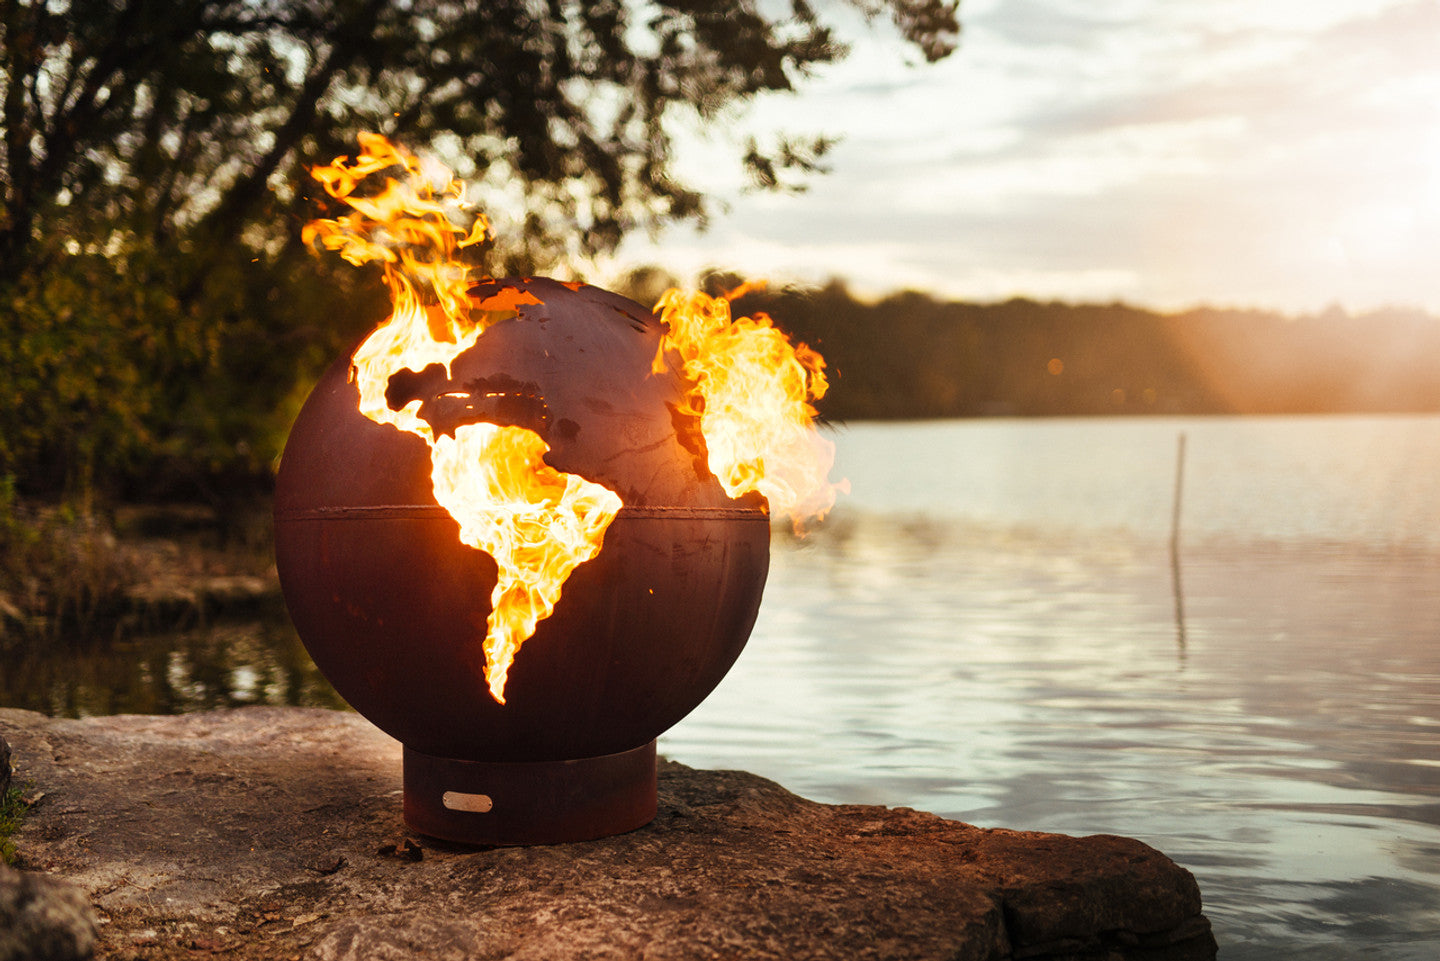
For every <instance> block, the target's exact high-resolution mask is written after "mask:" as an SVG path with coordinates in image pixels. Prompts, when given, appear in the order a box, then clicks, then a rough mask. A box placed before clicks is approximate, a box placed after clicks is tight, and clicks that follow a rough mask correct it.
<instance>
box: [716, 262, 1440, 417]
mask: <svg viewBox="0 0 1440 961" xmlns="http://www.w3.org/2000/svg"><path fill="white" fill-rule="evenodd" d="M734 310H735V311H736V312H737V314H739V313H753V312H754V311H757V310H762V311H765V312H766V313H769V314H770V315H771V316H772V317H773V318H774V319H775V321H776V324H777V325H778V326H780V327H782V328H784V329H786V330H787V331H789V332H790V333H791V334H792V335H793V336H794V337H796V338H797V339H799V340H802V341H804V342H806V343H808V344H810V345H812V346H814V347H815V348H816V349H818V350H819V351H820V352H821V353H822V354H823V355H824V356H825V359H826V362H827V364H828V365H829V368H830V373H831V374H832V389H831V392H830V394H829V395H828V396H826V397H825V398H824V399H823V400H822V401H821V402H820V404H819V405H818V406H819V408H820V412H821V414H822V415H824V416H825V417H827V418H831V419H835V420H856V419H898V418H926V417H973V416H986V415H1013V416H1057V415H1096V414H1230V413H1247V414H1279V413H1320V412H1402V411H1405V412H1418V411H1440V372H1437V365H1440V318H1436V317H1434V316H1431V315H1429V314H1426V313H1424V312H1421V311H1416V310H1404V309H1391V310H1382V311H1377V312H1372V313H1366V314H1362V315H1354V316H1352V315H1350V314H1347V313H1345V312H1344V311H1341V310H1339V309H1332V310H1329V311H1326V312H1324V313H1321V314H1318V315H1310V316H1300V317H1291V316H1287V315H1281V314H1275V313H1268V312H1263V311H1255V310H1222V309H1211V308H1202V309H1195V310H1189V311H1186V312H1183V313H1173V314H1162V313H1156V312H1153V311H1149V310H1143V309H1140V308H1136V307H1130V306H1126V305H1124V304H1104V305H1097V304H1066V303H1053V302H1052V303H1039V302H1036V301H1033V300H1026V299H1014V300H1009V301H1006V302H1004V303H997V304H973V303H955V302H943V301H939V300H935V299H933V298H931V297H929V296H926V295H924V294H919V293H902V294H896V295H894V296H891V297H888V298H886V299H884V300H882V301H879V302H877V303H867V302H863V301H861V300H859V299H857V298H855V297H854V296H852V295H851V294H850V293H849V292H848V291H847V290H846V288H845V286H844V285H843V284H842V283H839V282H832V283H831V284H830V285H828V286H826V287H825V288H823V289H821V290H818V291H810V292H804V291H797V290H782V291H776V292H761V293H759V294H750V295H747V296H746V297H744V298H743V299H741V300H739V301H737V302H736V304H735V305H734Z"/></svg>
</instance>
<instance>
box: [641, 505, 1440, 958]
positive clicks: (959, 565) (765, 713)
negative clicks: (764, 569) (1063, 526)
mask: <svg viewBox="0 0 1440 961" xmlns="http://www.w3.org/2000/svg"><path fill="white" fill-rule="evenodd" d="M1170 560H1171V559H1170V554H1169V545H1168V542H1167V539H1166V538H1165V537H1164V536H1158V537H1151V538H1145V537H1137V536H1132V535H1127V534H1123V533H1117V532H1112V533H1110V534H1104V533H1096V532H1091V533H1086V534H1083V535H1080V536H1076V535H1074V534H1073V533H1067V532H1041V531H1038V530H1036V529H1035V528H1033V527H1032V528H1024V527H1018V528H1010V529H1003V528H997V527H994V526H987V525H977V524H968V523H966V522H963V521H946V520H939V519H936V518H934V517H927V518H924V519H916V518H912V519H905V518H903V517H896V516H889V517H884V516H877V515H870V514H861V513H858V512H857V513H852V514H851V515H849V516H848V517H845V516H841V517H837V519H836V522H835V523H833V524H831V525H829V526H827V527H825V528H823V529H822V530H821V531H819V532H817V533H816V534H815V535H813V536H812V538H811V539H810V540H809V541H807V542H803V543H798V544H796V543H790V542H784V541H779V540H777V543H776V546H775V551H774V560H773V568H772V576H771V583H770V586H769V587H768V588H767V592H766V600H765V604H764V606H763V607H762V610H761V615H760V621H759V623H758V624H757V627H756V631H755V634H754V637H753V639H752V641H751V643H750V646H749V647H748V648H747V650H746V653H745V655H744V656H743V657H742V658H741V660H740V662H739V664H737V666H736V668H735V669H734V670H733V671H732V673H731V675H730V676H729V677H728V678H727V679H726V681H725V682H724V683H723V684H722V685H721V687H720V689H719V690H718V691H717V692H716V693H715V694H714V695H712V696H711V698H710V699H709V700H707V701H706V702H705V703H704V704H703V705H701V707H700V708H699V709H697V711H696V712H695V714H693V715H692V716H691V717H690V718H689V719H687V720H686V721H684V722H682V723H681V724H680V725H679V726H677V727H676V728H675V729H674V730H673V731H672V732H671V733H670V734H668V735H666V736H665V737H664V738H663V739H662V744H661V746H662V750H664V751H666V752H667V753H669V754H670V755H672V756H674V757H677V758H678V759H680V760H684V761H686V762H687V763H692V764H697V765H703V766H711V767H715V766H718V767H743V768H747V769H750V770H756V771H759V772H760V773H763V774H766V775H768V776H771V777H774V778H776V779H777V780H780V781H781V782H782V783H784V784H786V785H787V786H789V787H791V788H792V789H794V790H796V791H798V792H799V793H801V794H805V795H808V796H811V797H816V798H820V799H824V800H831V801H847V802H854V801H867V802H877V803H886V804H904V805H910V806H914V807H920V808H924V809H928V810H933V811H937V812H939V813H941V814H944V815H946V816H950V817H956V818H960V819H963V820H967V821H971V822H973V823H978V824H982V825H996V826H999V825H1003V826H1008V827H1020V828H1032V829H1040V830H1053V831H1061V832H1065V833H1069V834H1089V833H1120V834H1128V835H1132V836H1137V837H1141V838H1143V839H1145V840H1147V841H1149V842H1150V843H1153V844H1155V845H1156V846H1157V847H1160V848H1161V849H1162V850H1164V851H1165V852H1166V853H1168V854H1170V855H1171V856H1172V857H1174V858H1176V860H1178V861H1180V862H1181V863H1182V864H1185V865H1186V866H1188V867H1190V868H1191V869H1192V870H1194V871H1195V872H1196V874H1197V876H1198V877H1199V878H1200V881H1201V888H1202V891H1204V893H1205V896H1206V899H1207V910H1208V912H1209V914H1210V916H1211V918H1212V921H1214V922H1215V924H1216V926H1217V931H1218V933H1219V936H1220V937H1221V940H1222V945H1224V950H1223V951H1222V957H1224V958H1238V959H1244V958H1276V957H1286V956H1288V955H1287V954H1286V952H1293V956H1295V957H1300V956H1304V957H1306V958H1312V959H1313V958H1342V957H1343V958H1348V957H1354V956H1356V955H1357V953H1359V951H1360V949H1364V948H1367V947H1375V949H1376V950H1380V948H1379V947H1378V946H1379V945H1384V946H1385V948H1384V956H1386V957H1390V956H1400V957H1403V956H1404V954H1403V953H1402V954H1399V955H1394V954H1392V953H1391V950H1390V949H1391V948H1395V947H1397V946H1398V947H1399V948H1400V949H1402V950H1409V949H1410V947H1416V950H1420V949H1421V948H1423V949H1424V950H1426V951H1428V952H1430V953H1429V954H1427V955H1425V956H1426V957H1433V956H1436V952H1437V950H1440V859H1436V858H1435V854H1436V853H1437V850H1440V683H1437V682H1440V643H1437V641H1440V593H1437V592H1435V591H1434V589H1433V588H1434V585H1435V584H1436V583H1437V577H1440V556H1437V555H1433V554H1428V553H1425V552H1423V551H1410V552H1397V551H1395V550H1392V549H1389V548H1385V549H1375V550H1369V551H1366V550H1343V551H1342V550H1337V549H1333V548H1331V547H1325V546H1319V547H1317V546H1316V545H1315V544H1307V545H1293V544H1292V545H1288V546H1286V545H1283V544H1276V543H1269V544H1252V543H1245V544H1241V545H1236V544H1228V545H1227V544H1225V543H1223V542H1221V541H1219V540H1217V539H1215V538H1210V539H1208V540H1207V541H1204V542H1202V543H1201V544H1199V545H1197V546H1196V547H1194V548H1191V549H1188V550H1187V551H1186V552H1185V554H1184V564H1185V567H1184V577H1185V581H1184V584H1185V604H1186V607H1185V615H1186V628H1187V631H1186V641H1187V643H1186V644H1185V645H1183V646H1179V645H1177V643H1176V624H1175V608H1174V596H1173V586H1172V568H1171V563H1170ZM778 732H784V733H783V734H781V733H778ZM1340 906H1344V907H1343V909H1342V908H1341V907H1340ZM1417 946H1418V947H1417ZM1417 956H1418V955H1417Z"/></svg>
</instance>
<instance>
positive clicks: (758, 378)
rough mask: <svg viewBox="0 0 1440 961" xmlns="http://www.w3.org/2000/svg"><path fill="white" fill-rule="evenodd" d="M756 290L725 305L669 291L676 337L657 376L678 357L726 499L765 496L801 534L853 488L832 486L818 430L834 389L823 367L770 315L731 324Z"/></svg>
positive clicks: (666, 317) (666, 343)
mask: <svg viewBox="0 0 1440 961" xmlns="http://www.w3.org/2000/svg"><path fill="white" fill-rule="evenodd" d="M757 286H758V285H752V284H746V285H743V286H741V287H739V288H737V289H735V290H732V291H730V292H729V293H727V294H725V295H724V296H723V297H711V296H709V295H708V294H705V293H702V292H698V291H697V292H693V293H684V292H682V291H680V290H676V289H671V290H669V291H666V293H665V294H664V295H663V296H662V297H661V298H660V302H659V303H658V304H657V305H656V307H655V309H656V311H658V312H659V313H660V317H661V320H662V321H663V322H664V323H665V325H666V327H667V328H668V330H667V333H666V335H665V338H664V340H663V341H662V342H661V345H660V352H659V353H658V354H657V355H656V357H655V362H654V365H653V369H654V370H655V371H656V372H657V373H658V372H660V371H662V370H664V369H665V368H666V367H667V365H668V364H669V363H670V360H669V354H670V352H673V353H674V355H675V356H676V357H677V358H678V365H679V368H680V371H681V373H683V374H684V376H685V377H686V379H687V380H689V382H690V383H691V384H692V385H693V386H692V388H691V390H690V392H689V394H688V395H687V398H686V401H687V404H688V405H689V412H690V413H692V414H694V415H695V416H698V417H699V418H700V429H701V433H702V434H703V435H704V437H705V447H706V449H707V451H708V453H709V466H710V472H711V473H713V474H714V475H715V476H716V477H717V478H719V480H720V484H721V486H723V487H724V488H725V492H726V493H727V494H729V495H730V496H731V497H739V496H741V495H742V494H746V493H749V492H751V491H758V492H759V493H761V494H763V495H764V497H765V500H766V502H767V503H768V504H769V507H770V511H771V514H772V515H785V516H788V517H790V518H791V521H792V523H793V525H794V527H795V530H796V532H797V533H798V532H800V531H801V530H802V529H803V527H804V524H805V523H806V522H807V521H808V520H811V519H820V518H823V517H824V516H825V515H826V514H827V513H828V512H829V510H830V508H832V507H833V506H834V505H835V496H836V494H837V493H839V492H842V491H845V490H848V489H849V485H848V484H847V483H846V482H844V481H841V482H840V483H838V484H835V483H831V482H830V480H829V475H830V469H831V467H832V466H833V465H834V463H835V445H834V444H832V443H831V442H830V441H829V440H828V439H826V438H824V437H822V436H821V435H820V434H819V433H818V432H817V431H816V430H815V425H814V422H815V416H816V412H815V407H814V404H813V401H816V400H819V399H820V398H821V397H823V396H825V391H826V390H827V389H828V386H829V382H828V381H827V380H826V377H825V360H824V358H822V357H821V356H820V355H819V354H818V353H816V352H815V351H814V350H812V349H810V348H809V347H807V346H806V345H805V344H792V343H791V342H790V339H789V338H788V337H786V336H785V334H784V333H782V332H781V331H780V330H778V329H777V328H776V327H775V325H774V324H773V323H772V322H771V320H770V318H769V317H768V316H766V315H765V314H763V313H759V312H756V314H755V315H754V316H753V317H740V318H734V319H732V317H731V311H730V304H731V302H732V301H734V300H738V299H739V298H740V297H742V296H744V295H745V294H746V293H748V292H750V291H751V290H753V289H755V288H756V287H757Z"/></svg>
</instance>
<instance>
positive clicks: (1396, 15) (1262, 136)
mask: <svg viewBox="0 0 1440 961" xmlns="http://www.w3.org/2000/svg"><path fill="white" fill-rule="evenodd" d="M966 11H967V12H966V32H965V35H964V38H963V43H962V47H961V50H960V52H959V53H957V54H956V55H955V56H954V57H952V58H951V59H950V60H948V61H945V62H944V63H942V64H940V65H939V66H938V67H936V68H933V69H925V70H913V69H909V68H907V67H905V66H904V65H903V63H901V62H900V60H899V58H897V57H896V56H895V55H894V49H893V41H886V40H881V39H874V40H865V39H863V38H862V42H859V43H857V46H856V54H855V56H854V57H853V58H852V61H851V62H850V63H847V64H845V65H842V66H841V67H837V68H835V69H833V70H831V71H829V72H828V73H827V74H826V75H825V76H824V77H822V78H820V81H819V83H818V84H817V85H816V86H815V87H814V88H812V89H811V90H809V91H807V92H805V93H802V94H801V95H800V96H798V97H795V98H790V99H789V100H785V101H779V100H777V101H774V102H772V103H769V104H766V105H765V106H764V108H763V109H761V110H759V111H757V112H756V113H755V114H754V115H753V116H752V117H750V118H748V119H747V123H750V124H755V125H759V126H760V127H762V128H763V127H765V126H779V127H782V128H794V127H796V126H798V127H799V128H800V129H802V130H825V131H827V132H838V133H844V134H845V140H844V142H843V143H842V145H841V146H840V147H839V148H838V149H837V151H836V152H835V153H834V155H833V157H832V164H833V167H834V173H833V174H832V175H830V176H828V177H824V178H820V179H818V180H816V181H815V183H814V184H813V187H812V189H811V190H810V191H809V192H808V193H805V194H801V195H795V196H784V197H773V196H756V195H745V194H740V193H738V192H735V193H732V194H730V196H731V199H732V202H733V206H732V211H731V213H730V214H728V215H727V216H725V217H723V218H720V219H719V221H717V224H716V229H715V230H714V231H713V232H712V233H711V234H709V235H706V236H700V237H694V236H686V235H679V234H673V235H670V236H669V237H667V240H666V243H667V247H665V248H646V249H644V250H643V252H640V251H637V253H638V255H639V256H640V257H641V259H644V258H645V257H651V256H653V257H654V259H661V260H664V259H666V258H667V257H688V258H690V259H691V260H692V261H694V260H699V259H702V258H701V254H702V252H703V251H705V250H707V249H708V250H709V251H710V252H712V253H713V255H714V256H713V257H711V258H709V259H708V260H707V261H706V262H707V263H711V264H714V263H722V262H728V261H727V260H726V258H735V260H736V265H737V266H742V267H744V269H746V270H747V271H751V270H754V269H755V267H753V266H752V265H757V266H758V267H760V268H764V267H765V265H766V264H769V265H773V266H775V267H778V268H783V269H784V270H785V271H787V272H795V273H799V274H804V275H806V276H809V277H818V278H825V277H829V276H841V277H847V278H849V279H851V280H852V281H854V282H855V283H856V285H857V286H859V287H869V288H872V289H880V290H883V289H886V288H887V286H888V287H901V286H910V287H919V288H922V289H930V290H933V291H936V292H939V293H944V294H948V295H952V296H975V297H981V298H986V297H993V296H995V295H996V293H995V292H996V291H1002V290H1009V289H1011V288H1013V290H1014V292H1015V293H1023V292H1025V289H1024V288H1025V285H1031V286H1032V287H1033V288H1034V289H1033V290H1032V291H1031V293H1033V294H1035V295H1038V296H1046V297H1049V296H1055V297H1067V296H1068V297H1071V298H1074V299H1079V298H1091V297H1101V298H1109V297H1111V296H1116V297H1124V298H1126V299H1132V300H1136V301H1139V302H1142V303H1146V304H1150V305H1154V306H1180V305H1185V304H1190V303H1195V302H1200V301H1220V302H1226V303H1236V304H1248V303H1253V304H1255V305H1257V306H1269V307H1280V308H1284V309H1313V308H1316V307H1318V306H1321V305H1323V304H1325V303H1328V302H1332V301H1337V300H1338V301H1342V302H1346V303H1347V304H1349V305H1350V306H1352V307H1356V308H1364V307H1367V306H1373V305H1377V304H1380V303H1386V302H1403V303H1413V304H1421V305H1425V306H1429V307H1431V308H1434V309H1440V280H1437V279H1436V277H1435V276H1434V275H1436V274H1437V273H1440V272H1437V271H1435V270H1434V268H1433V265H1432V264H1431V263H1429V258H1430V257H1431V256H1432V255H1431V253H1430V251H1433V250H1434V249H1437V242H1440V63H1437V62H1436V61H1437V60H1440V58H1436V57H1435V56H1434V51H1435V50H1437V49H1440V4H1435V3H1434V2H1433V0H1423V2H1413V0H1402V2H1392V3H1383V2H1382V3H1376V2H1375V0H1311V2H1304V3H1302V2H1299V0H1272V2H1270V3H1267V4H1254V3H1253V2H1250V0H1210V2H1207V3H1205V4H1169V3H1162V2H1159V0H1124V2H1119V0H1117V2H1116V3H1112V4H1106V5H1104V7H1103V9H1100V8H1098V7H1097V5H1095V4H1094V3H1093V2H1091V0H1003V2H999V0H972V2H970V3H967V7H966ZM887 43H890V44H891V46H890V47H887V46H886V44H887ZM716 166H717V165H716V164H715V163H714V161H713V160H705V159H702V160H701V161H700V162H699V163H697V164H696V169H702V168H703V169H705V170H707V171H709V175H710V176H712V177H715V176H716V174H715V173H714V169H715V168H716ZM715 182H716V183H718V184H720V186H721V188H722V190H725V191H729V190H733V189H734V185H733V182H730V183H725V182H723V181H722V180H720V179H717V180H716V181H715ZM742 260H743V261H744V263H743V264H740V263H739V261H742ZM1067 290H1068V291H1069V292H1070V293H1068V294H1067V293H1066V291H1067Z"/></svg>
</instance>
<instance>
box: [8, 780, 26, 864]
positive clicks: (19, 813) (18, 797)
mask: <svg viewBox="0 0 1440 961" xmlns="http://www.w3.org/2000/svg"><path fill="white" fill-rule="evenodd" d="M33 787H34V785H33V784H14V783H12V784H11V785H10V789H9V790H7V791H6V792H5V795H4V797H0V863H4V864H14V863H15V862H16V860H17V858H16V850H15V842H14V841H13V840H12V836H13V835H14V834H15V832H16V831H18V830H20V824H21V822H22V821H24V820H25V815H26V813H27V812H28V811H29V810H30V806H29V805H28V804H26V803H25V801H24V797H25V792H26V791H27V790H29V789H31V788H33Z"/></svg>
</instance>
